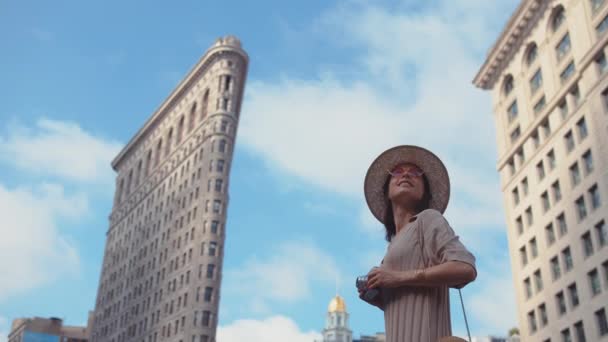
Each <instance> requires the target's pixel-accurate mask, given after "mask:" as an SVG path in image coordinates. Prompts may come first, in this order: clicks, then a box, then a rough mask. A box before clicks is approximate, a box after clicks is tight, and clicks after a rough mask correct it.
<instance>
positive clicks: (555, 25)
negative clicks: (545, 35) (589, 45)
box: [551, 5, 566, 32]
mask: <svg viewBox="0 0 608 342" xmlns="http://www.w3.org/2000/svg"><path fill="white" fill-rule="evenodd" d="M565 21H566V11H565V10H564V7H563V6H561V5H560V6H558V7H557V8H555V10H553V16H552V17H551V30H552V31H553V32H555V31H557V30H558V29H559V28H560V27H561V26H562V24H563V23H564V22H565Z"/></svg>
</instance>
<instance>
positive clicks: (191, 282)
mask: <svg viewBox="0 0 608 342" xmlns="http://www.w3.org/2000/svg"><path fill="white" fill-rule="evenodd" d="M247 67H248V56H247V54H246V53H245V51H244V50H243V49H242V48H241V43H240V42H239V40H238V39H236V38H235V37H232V36H228V37H225V38H220V39H218V40H217V41H216V42H215V44H214V45H213V46H212V47H211V48H210V49H209V50H208V51H207V52H206V53H205V54H204V55H203V57H202V58H201V59H200V60H199V61H198V63H197V64H196V65H195V66H194V68H192V70H190V72H189V73H188V74H187V75H186V77H185V78H184V79H183V80H182V81H181V82H180V83H179V85H178V86H177V88H176V89H175V90H173V92H172V93H171V94H170V95H169V97H168V98H167V99H166V100H165V101H164V102H163V103H162V104H161V105H160V107H159V108H158V109H157V110H156V111H155V112H154V113H153V114H152V115H151V117H150V118H149V119H148V121H147V122H146V123H145V124H144V125H143V127H142V128H141V129H139V131H138V132H137V133H136V134H135V136H134V137H133V138H132V139H131V140H130V141H129V143H128V144H127V145H126V146H125V148H124V149H123V150H122V151H121V152H120V153H119V154H118V156H117V157H116V158H115V159H114V160H113V161H112V167H113V168H114V170H115V171H116V172H117V176H116V193H115V198H114V206H113V208H112V213H111V214H110V217H109V221H110V223H109V229H108V231H107V238H106V246H105V252H104V258H103V266H102V271H101V276H100V281H99V288H98V292H97V300H96V305H95V312H94V318H93V329H92V334H91V340H92V341H95V342H101V341H109V342H125V341H138V342H140V341H141V342H157V341H162V340H165V341H175V342H177V341H179V342H213V341H215V333H216V327H217V315H218V305H219V300H220V284H221V278H222V272H221V271H222V257H223V253H224V248H223V247H224V237H225V223H226V210H227V206H228V200H229V198H228V197H229V196H228V181H229V174H230V164H231V160H232V153H233V147H234V143H235V137H236V131H237V125H238V121H239V112H240V109H241V100H242V98H243V90H244V86H245V79H246V75H247Z"/></svg>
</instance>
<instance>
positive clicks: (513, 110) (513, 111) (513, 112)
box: [507, 100, 519, 123]
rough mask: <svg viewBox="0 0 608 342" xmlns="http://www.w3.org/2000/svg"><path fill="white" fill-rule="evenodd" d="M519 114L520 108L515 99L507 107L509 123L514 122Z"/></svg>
mask: <svg viewBox="0 0 608 342" xmlns="http://www.w3.org/2000/svg"><path fill="white" fill-rule="evenodd" d="M517 114H519V110H518V109H517V100H515V101H513V103H511V105H510V106H509V108H508V109H507V118H508V120H509V123H511V122H513V120H515V119H516V118H517Z"/></svg>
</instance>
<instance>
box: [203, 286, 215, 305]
mask: <svg viewBox="0 0 608 342" xmlns="http://www.w3.org/2000/svg"><path fill="white" fill-rule="evenodd" d="M212 295H213V288H212V287H205V294H204V295H203V299H204V300H205V302H210V301H211V296H212Z"/></svg>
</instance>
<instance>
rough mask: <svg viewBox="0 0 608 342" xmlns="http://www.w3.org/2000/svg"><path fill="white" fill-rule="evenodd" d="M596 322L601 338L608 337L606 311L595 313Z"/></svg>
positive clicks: (601, 310)
mask: <svg viewBox="0 0 608 342" xmlns="http://www.w3.org/2000/svg"><path fill="white" fill-rule="evenodd" d="M595 321H596V322H597V329H598V332H599V335H600V336H605V335H608V320H606V311H605V310H604V308H601V309H599V310H597V311H596V312H595Z"/></svg>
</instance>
